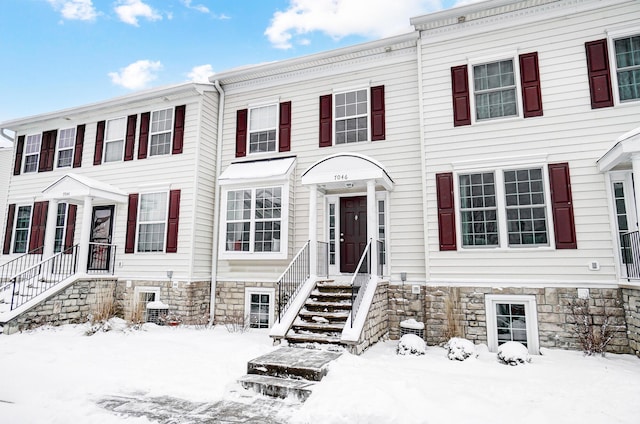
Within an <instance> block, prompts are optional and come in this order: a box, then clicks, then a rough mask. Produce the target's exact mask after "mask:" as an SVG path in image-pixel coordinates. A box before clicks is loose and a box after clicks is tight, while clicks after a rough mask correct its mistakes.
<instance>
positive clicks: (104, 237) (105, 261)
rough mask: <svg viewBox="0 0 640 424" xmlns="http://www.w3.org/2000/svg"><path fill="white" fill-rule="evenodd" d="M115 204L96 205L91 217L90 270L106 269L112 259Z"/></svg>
mask: <svg viewBox="0 0 640 424" xmlns="http://www.w3.org/2000/svg"><path fill="white" fill-rule="evenodd" d="M113 209H114V206H113V205H109V206H94V208H93V215H92V217H91V238H90V240H89V241H90V244H89V266H88V268H89V269H90V270H100V271H106V270H108V269H109V264H110V262H111V261H110V259H111V246H110V245H111V231H112V229H113Z"/></svg>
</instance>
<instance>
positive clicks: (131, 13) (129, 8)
mask: <svg viewBox="0 0 640 424" xmlns="http://www.w3.org/2000/svg"><path fill="white" fill-rule="evenodd" d="M114 10H115V11H116V13H117V14H118V17H119V18H120V20H121V21H122V22H124V23H126V24H130V25H135V26H138V18H145V19H147V20H149V21H157V20H160V19H162V15H160V14H159V13H158V12H156V11H155V10H153V9H152V8H151V6H149V5H148V4H146V3H143V2H142V1H141V0H120V1H119V2H118V6H116V7H115V8H114Z"/></svg>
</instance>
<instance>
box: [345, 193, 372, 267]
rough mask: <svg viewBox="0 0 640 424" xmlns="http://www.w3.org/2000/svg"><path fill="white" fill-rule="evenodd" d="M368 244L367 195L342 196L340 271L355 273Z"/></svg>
mask: <svg viewBox="0 0 640 424" xmlns="http://www.w3.org/2000/svg"><path fill="white" fill-rule="evenodd" d="M366 246H367V197H366V196H356V197H342V198H340V272H344V273H354V272H355V271H356V267H357V266H358V261H360V256H361V255H362V252H364V249H365V247H366Z"/></svg>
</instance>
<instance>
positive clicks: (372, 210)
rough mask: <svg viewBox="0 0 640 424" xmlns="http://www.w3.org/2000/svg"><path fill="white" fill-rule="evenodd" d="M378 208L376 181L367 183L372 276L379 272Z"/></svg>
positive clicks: (368, 235) (368, 236)
mask: <svg viewBox="0 0 640 424" xmlns="http://www.w3.org/2000/svg"><path fill="white" fill-rule="evenodd" d="M377 222H378V208H376V181H375V180H369V181H367V239H369V240H371V249H370V252H371V269H370V270H369V272H370V273H371V275H376V274H377V272H378V243H377V240H378V225H377Z"/></svg>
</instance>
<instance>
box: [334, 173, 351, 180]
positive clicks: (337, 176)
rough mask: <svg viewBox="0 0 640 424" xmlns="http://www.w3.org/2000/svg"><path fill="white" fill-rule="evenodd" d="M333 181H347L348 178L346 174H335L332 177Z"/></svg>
mask: <svg viewBox="0 0 640 424" xmlns="http://www.w3.org/2000/svg"><path fill="white" fill-rule="evenodd" d="M333 179H334V180H335V181H341V180H348V179H349V176H348V175H347V174H336V175H334V176H333Z"/></svg>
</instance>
